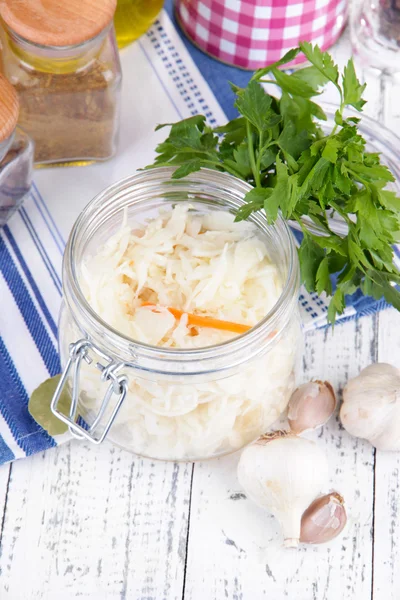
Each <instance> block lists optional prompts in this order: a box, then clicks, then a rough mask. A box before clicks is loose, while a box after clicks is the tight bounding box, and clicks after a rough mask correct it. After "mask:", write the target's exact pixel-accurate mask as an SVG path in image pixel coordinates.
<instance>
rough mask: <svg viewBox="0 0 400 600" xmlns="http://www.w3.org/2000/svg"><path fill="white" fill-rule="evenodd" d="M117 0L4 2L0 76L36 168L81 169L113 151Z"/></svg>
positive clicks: (118, 71)
mask: <svg viewBox="0 0 400 600" xmlns="http://www.w3.org/2000/svg"><path fill="white" fill-rule="evenodd" d="M115 6H116V0H97V2H96V4H94V3H86V2H78V0H69V1H68V2H66V3H65V5H63V8H62V9H61V8H60V2H58V1H56V0H48V1H47V2H46V3H45V4H44V3H43V2H41V1H40V0H22V1H19V0H18V1H17V0H3V1H2V2H1V4H0V15H1V17H2V20H3V26H4V32H3V40H2V42H3V70H4V74H5V75H6V77H7V78H8V79H9V81H10V82H11V83H12V84H13V86H14V88H15V90H16V91H17V94H18V97H19V102H20V115H19V124H20V126H21V127H22V128H23V129H24V131H26V132H27V133H28V134H29V135H30V136H31V138H32V139H33V140H34V142H35V162H36V163H37V164H39V165H48V164H87V163H89V162H93V161H102V160H106V159H108V158H111V157H112V156H113V155H114V154H115V152H116V148H117V137H118V128H119V112H120V88H121V66H120V62H119V56H118V50H117V47H116V43H115V35H114V30H113V26H112V20H113V16H114V11H115Z"/></svg>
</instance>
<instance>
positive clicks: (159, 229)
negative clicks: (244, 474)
mask: <svg viewBox="0 0 400 600" xmlns="http://www.w3.org/2000/svg"><path fill="white" fill-rule="evenodd" d="M80 282H81V286H82V289H83V291H84V294H85V296H86V298H87V301H88V302H89V304H90V305H91V306H92V308H93V309H94V310H95V311H96V312H97V314H98V315H99V316H100V317H101V318H102V319H103V320H104V321H106V322H107V323H108V324H110V325H111V326H112V327H113V328H115V329H117V330H119V331H121V332H123V333H124V334H125V335H126V336H128V337H131V338H132V340H135V341H137V342H143V343H146V344H150V345H153V346H160V347H165V348H199V347H205V346H210V345H214V344H219V343H221V342H225V341H227V340H229V339H231V338H233V337H235V336H236V335H237V334H235V333H231V332H229V331H221V330H219V329H213V328H210V327H194V326H192V325H190V323H189V322H188V315H187V314H183V316H182V317H181V318H180V319H176V318H175V317H174V316H173V315H172V314H171V313H170V312H169V310H168V308H167V307H172V308H175V309H181V310H183V311H187V312H188V313H194V314H196V315H204V316H208V317H214V318H217V319H220V320H226V321H232V322H235V323H240V324H245V325H249V326H253V325H255V324H256V323H257V322H258V321H259V320H260V319H262V318H263V317H264V316H265V315H266V313H268V312H269V310H270V309H271V308H272V307H273V306H274V304H275V303H276V302H277V300H278V298H279V296H280V294H281V291H282V280H281V277H280V273H279V270H278V268H277V266H276V265H275V264H273V262H272V261H271V259H270V257H269V254H268V250H267V247H266V244H265V242H264V241H263V240H262V239H261V238H260V237H259V235H258V232H257V229H256V227H255V225H254V224H252V223H249V222H240V223H235V222H234V218H233V216H232V215H231V214H230V213H228V212H225V211H218V212H217V211H213V212H209V213H207V214H200V213H199V212H198V211H194V210H193V209H192V207H191V205H190V204H189V203H179V204H177V205H176V206H175V208H173V209H172V210H169V211H164V212H160V214H159V215H158V216H157V217H156V218H154V219H151V220H149V221H148V222H147V223H146V224H145V225H141V226H140V225H137V226H135V227H133V228H132V227H131V226H128V225H127V224H126V223H125V224H124V225H123V227H122V228H121V230H120V231H118V232H117V233H116V234H115V235H113V236H112V237H111V238H110V239H109V240H108V241H107V242H106V244H105V245H104V246H103V247H101V248H99V249H98V252H97V253H96V254H95V255H94V256H92V257H90V258H89V259H88V260H87V261H86V262H85V263H84V264H83V266H82V270H81V277H80ZM143 303H151V304H152V305H155V306H156V307H157V308H156V310H154V306H143ZM71 326H72V325H71ZM69 335H70V337H73V336H74V335H75V333H72V332H71V333H70V334H69ZM297 336H298V326H297V322H296V323H293V322H292V323H290V324H289V326H288V327H286V329H285V332H284V333H283V334H282V335H281V336H280V339H279V341H278V342H276V343H275V344H274V345H273V347H272V349H271V351H269V352H267V353H264V355H261V356H260V355H259V356H258V357H257V358H254V359H252V360H249V361H247V362H246V363H245V364H243V365H242V366H241V367H240V368H239V369H236V370H235V371H234V372H233V373H232V372H229V374H228V375H222V374H216V375H215V377H214V378H210V376H205V378H204V381H203V382H201V383H198V379H197V381H196V382H195V383H193V380H191V377H190V376H185V377H182V376H181V377H180V378H178V377H176V380H171V377H169V378H168V379H167V378H164V377H163V376H161V375H159V376H158V377H156V376H155V375H154V376H153V377H151V376H149V375H147V376H146V377H144V376H141V375H140V374H139V375H138V373H133V374H132V372H131V373H129V372H127V375H128V377H129V391H128V394H127V397H126V400H125V402H124V404H123V406H122V408H121V410H120V413H119V415H118V418H117V420H116V423H115V425H114V426H113V428H112V430H111V432H110V434H112V435H111V438H112V440H114V441H115V442H116V443H118V444H119V445H122V446H125V447H127V448H129V449H131V450H133V451H135V452H137V453H139V454H143V455H147V456H151V457H154V458H162V459H184V458H185V459H186V458H187V459H190V458H205V457H209V456H213V455H217V454H222V453H225V452H229V451H232V450H235V449H238V448H240V447H242V446H243V445H244V444H246V443H248V442H250V441H251V440H252V439H254V438H255V437H256V436H257V435H259V434H260V433H262V432H263V431H265V430H266V429H267V427H269V426H270V425H271V423H272V422H273V421H275V420H276V419H277V418H278V417H279V415H280V414H281V412H282V411H283V410H284V408H285V407H286V404H287V402H288V399H289V396H290V394H291V392H292V389H293V383H294V382H293V365H294V357H295V352H296V345H297ZM68 341H69V340H68ZM81 377H84V379H85V383H84V390H85V393H84V398H83V399H81V400H82V403H83V405H84V406H85V407H86V409H87V410H89V411H92V410H95V409H97V408H98V406H99V403H100V402H101V398H102V396H103V395H104V387H101V386H104V384H101V382H100V377H99V372H98V371H97V370H96V369H95V368H94V367H93V365H87V364H86V363H85V364H83V365H82V376H81Z"/></svg>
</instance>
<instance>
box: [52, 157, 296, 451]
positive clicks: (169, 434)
mask: <svg viewBox="0 0 400 600" xmlns="http://www.w3.org/2000/svg"><path fill="white" fill-rule="evenodd" d="M172 172H173V169H172V168H169V167H168V168H156V169H152V170H151V171H147V172H144V173H142V174H139V175H136V176H134V177H130V178H128V179H125V180H123V181H122V182H119V183H117V184H115V185H113V186H112V187H110V188H108V189H107V190H105V191H104V192H103V193H101V194H100V195H98V196H97V197H96V198H95V199H94V200H93V201H92V202H90V203H89V204H88V206H87V207H86V208H85V210H84V211H83V212H82V213H81V215H80V216H79V218H78V220H77V221H76V223H75V225H74V227H73V230H72V232H71V235H70V238H69V241H68V244H67V247H66V251H65V255H64V264H63V286H64V287H63V294H64V302H63V307H62V310H61V315H60V327H59V349H60V356H61V362H62V365H63V368H64V373H63V375H62V378H61V380H60V383H59V386H58V389H57V390H56V393H55V396H54V398H53V401H52V411H53V413H54V414H55V415H56V416H58V417H59V418H60V419H61V420H62V421H64V422H65V423H67V424H68V425H69V428H70V431H71V433H72V434H73V435H75V436H77V437H83V438H86V439H89V440H90V441H92V442H94V443H100V442H102V441H103V440H104V439H105V438H106V437H107V439H108V440H110V441H111V442H112V443H114V444H116V445H118V446H121V447H123V448H125V449H127V450H129V451H131V452H135V453H137V454H140V455H142V456H147V457H151V458H157V459H164V460H195V459H204V458H210V457H215V456H220V455H223V454H227V453H230V452H233V451H235V450H238V449H239V448H241V447H243V446H244V445H246V444H248V443H249V442H251V441H252V440H254V439H255V438H257V437H258V436H259V435H260V434H261V433H263V432H265V431H266V430H267V429H268V427H269V426H270V425H271V424H272V423H273V422H274V421H275V420H276V419H277V418H278V417H279V415H280V414H281V412H282V411H283V410H284V409H285V407H286V405H287V403H288V401H289V397H290V395H291V392H292V391H293V387H294V366H295V360H296V354H297V349H298V346H299V342H300V339H301V334H300V326H299V316H298V285H299V265H298V258H297V250H296V247H295V244H294V240H293V237H292V234H291V232H290V230H289V229H288V227H287V225H286V224H285V223H284V222H283V220H281V219H280V218H278V220H277V222H276V224H275V225H274V226H271V225H269V224H268V222H267V220H266V218H265V216H264V215H263V214H261V213H254V214H253V215H252V216H251V220H252V222H253V223H254V228H255V229H256V230H257V234H258V235H259V236H260V239H261V240H262V241H263V242H265V246H266V248H267V252H268V253H269V255H270V259H271V262H273V264H274V265H276V266H277V268H278V269H279V273H280V276H281V278H282V292H281V295H280V296H279V299H278V301H277V303H276V304H275V305H274V306H273V308H272V309H271V310H270V311H269V312H268V314H267V315H266V316H265V317H264V318H263V319H262V320H261V321H260V322H258V323H257V324H256V325H255V326H254V327H253V328H252V329H250V330H249V331H247V332H246V333H244V334H243V335H240V336H237V337H233V338H232V339H230V340H229V341H226V342H224V343H220V344H216V345H213V346H208V347H202V348H195V349H190V350H188V349H179V348H165V347H160V346H151V345H148V344H147V345H146V344H144V343H138V342H137V341H135V340H134V339H131V338H129V337H127V336H126V335H124V332H123V331H116V329H114V328H113V327H111V326H109V325H107V323H106V322H105V321H104V320H103V319H102V318H100V317H99V315H98V314H97V313H96V312H95V311H94V310H93V308H92V307H91V306H90V305H89V303H88V302H87V300H86V298H85V295H84V291H83V288H82V280H83V277H84V273H85V265H86V261H87V258H88V257H91V256H93V254H95V253H96V251H97V249H98V248H99V246H102V245H103V244H105V242H107V241H108V240H109V239H110V236H112V235H113V234H114V233H116V232H118V231H119V230H120V228H121V223H122V220H123V218H125V219H127V222H128V223H129V224H131V225H132V227H134V228H136V227H137V226H138V223H140V224H145V223H147V222H148V219H149V218H151V217H152V216H154V214H155V213H157V212H158V210H159V209H160V208H162V209H165V208H169V207H172V206H174V205H176V203H177V202H179V201H182V200H190V205H191V208H190V210H191V211H195V212H196V211H197V212H198V213H199V214H200V213H201V214H204V213H206V214H209V213H210V214H214V215H215V213H218V214H220V213H221V211H223V210H224V211H231V212H234V211H235V210H236V209H237V208H239V207H240V206H242V205H243V203H244V196H245V194H246V193H247V192H248V190H249V189H250V186H249V185H248V184H247V183H245V182H243V181H240V180H238V179H236V178H234V177H232V176H230V175H227V174H225V173H218V172H216V171H212V170H208V169H204V170H202V171H200V172H199V173H194V174H191V175H189V176H188V177H186V178H184V179H182V180H172V179H171V174H172ZM135 231H136V229H135ZM105 275H106V274H105ZM64 385H66V386H67V387H68V389H69V391H70V393H71V397H72V403H71V407H70V410H69V412H68V414H66V413H65V412H64V413H63V411H62V408H61V406H59V396H60V393H61V391H62V389H63V387H64Z"/></svg>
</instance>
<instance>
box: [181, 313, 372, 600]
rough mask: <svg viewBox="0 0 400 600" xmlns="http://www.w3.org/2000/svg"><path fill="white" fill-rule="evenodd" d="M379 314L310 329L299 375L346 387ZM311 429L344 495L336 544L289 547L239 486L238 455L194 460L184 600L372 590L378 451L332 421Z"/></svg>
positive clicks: (366, 351)
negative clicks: (344, 520)
mask: <svg viewBox="0 0 400 600" xmlns="http://www.w3.org/2000/svg"><path fill="white" fill-rule="evenodd" d="M375 319H376V317H365V318H363V319H361V320H360V321H359V322H349V323H346V324H343V325H340V326H338V327H336V329H335V331H334V333H333V334H332V331H331V330H327V331H316V332H313V333H311V334H309V335H308V337H307V345H306V351H305V355H304V360H303V364H302V369H301V379H304V380H307V379H308V378H311V377H317V378H322V379H328V380H329V381H331V382H332V383H333V384H334V386H335V387H336V389H340V388H341V387H342V386H343V384H344V383H345V382H346V381H347V379H348V378H349V377H352V376H354V375H355V374H356V373H358V371H359V369H360V367H363V366H366V365H367V364H369V363H370V362H371V361H372V360H373V359H374V354H375V326H374V323H375ZM315 437H316V439H317V441H318V443H319V444H321V445H322V446H324V447H325V449H326V451H327V455H328V458H329V461H330V465H331V476H332V477H331V479H332V488H335V489H337V490H338V491H340V492H341V493H342V494H343V495H344V497H345V499H346V501H347V506H348V511H349V526H348V528H347V530H346V531H345V533H344V535H343V536H342V537H341V538H339V539H337V540H335V541H334V542H333V543H332V544H330V545H323V546H319V547H306V546H303V547H301V548H300V549H298V550H283V549H281V548H280V543H281V538H280V532H279V530H278V526H277V523H276V521H275V520H274V519H273V517H271V516H269V515H268V514H267V513H266V512H264V511H262V510H261V509H258V508H257V507H256V506H254V505H253V504H252V503H251V502H250V501H249V500H247V499H245V498H244V495H243V494H242V490H241V489H240V486H239V483H238V481H237V478H236V464H237V460H238V457H236V456H234V457H230V458H226V459H220V460H219V461H218V462H215V463H214V462H210V463H202V464H200V465H196V467H195V471H194V479H193V492H192V505H191V517H190V527H189V549H188V563H187V569H186V584H185V596H184V599H185V600H203V599H204V598H217V599H220V598H221V599H222V598H229V599H232V600H233V599H235V600H239V599H243V600H250V599H253V598H257V600H258V599H259V598H260V599H261V598H264V597H265V598H273V600H281V599H283V598H290V599H292V598H299V600H303V599H304V600H305V599H307V600H308V599H311V598H315V599H318V600H337V598H343V599H350V598H351V599H353V598H356V599H360V600H361V599H362V600H364V599H366V598H370V595H371V575H372V564H371V559H372V538H371V525H372V506H373V460H374V453H373V449H372V448H371V446H370V445H369V444H368V443H367V442H364V441H361V440H356V439H355V438H351V437H350V436H349V435H348V434H347V433H346V432H345V431H344V430H343V429H342V428H341V427H340V426H339V424H338V422H337V421H335V420H334V419H333V420H331V422H330V423H329V424H328V425H327V426H326V427H325V428H324V429H323V430H321V431H320V433H319V435H316V436H315Z"/></svg>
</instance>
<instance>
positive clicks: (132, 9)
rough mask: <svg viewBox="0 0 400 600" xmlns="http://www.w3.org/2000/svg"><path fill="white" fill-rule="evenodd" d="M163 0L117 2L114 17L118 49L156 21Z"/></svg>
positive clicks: (123, 0)
mask: <svg viewBox="0 0 400 600" xmlns="http://www.w3.org/2000/svg"><path fill="white" fill-rule="evenodd" d="M163 4H164V0H118V2H117V10H116V11H115V16H114V25H115V32H116V36H117V43H118V47H119V48H124V47H125V46H127V45H128V44H130V43H131V42H133V41H134V40H137V38H139V37H140V36H141V35H143V34H144V33H145V32H146V31H147V30H148V28H149V27H150V25H151V24H152V23H153V22H154V21H155V20H156V18H157V15H158V13H159V12H160V10H161V9H162V7H163Z"/></svg>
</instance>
